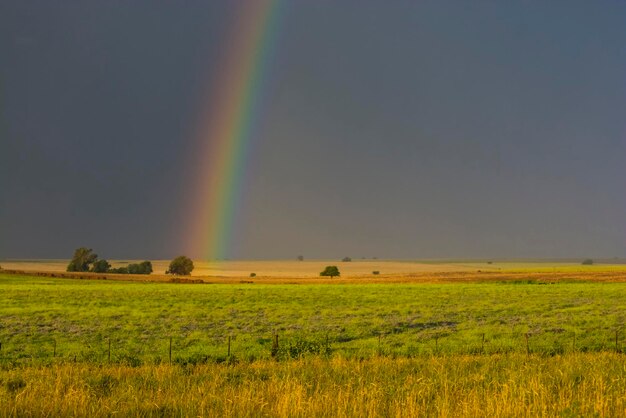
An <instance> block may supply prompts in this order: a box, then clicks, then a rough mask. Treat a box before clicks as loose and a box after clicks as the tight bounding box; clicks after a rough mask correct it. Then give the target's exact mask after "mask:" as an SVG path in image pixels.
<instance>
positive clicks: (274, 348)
mask: <svg viewBox="0 0 626 418" xmlns="http://www.w3.org/2000/svg"><path fill="white" fill-rule="evenodd" d="M271 354H272V357H276V355H278V334H274V341H272V353H271Z"/></svg>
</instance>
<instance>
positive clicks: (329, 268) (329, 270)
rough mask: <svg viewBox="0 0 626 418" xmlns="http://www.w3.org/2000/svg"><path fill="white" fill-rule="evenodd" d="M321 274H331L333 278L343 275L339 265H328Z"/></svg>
mask: <svg viewBox="0 0 626 418" xmlns="http://www.w3.org/2000/svg"><path fill="white" fill-rule="evenodd" d="M320 276H330V278H331V279H332V278H333V277H339V276H341V273H339V269H338V268H337V266H326V268H325V269H324V271H323V272H321V273H320Z"/></svg>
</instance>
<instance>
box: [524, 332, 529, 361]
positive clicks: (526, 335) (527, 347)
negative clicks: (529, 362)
mask: <svg viewBox="0 0 626 418" xmlns="http://www.w3.org/2000/svg"><path fill="white" fill-rule="evenodd" d="M524 337H526V355H527V356H528V355H530V346H529V344H528V333H526V334H524Z"/></svg>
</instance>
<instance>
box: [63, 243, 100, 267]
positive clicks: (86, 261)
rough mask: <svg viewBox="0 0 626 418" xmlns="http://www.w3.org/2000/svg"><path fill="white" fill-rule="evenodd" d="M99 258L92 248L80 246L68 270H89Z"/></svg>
mask: <svg viewBox="0 0 626 418" xmlns="http://www.w3.org/2000/svg"><path fill="white" fill-rule="evenodd" d="M97 259H98V255H97V254H94V253H93V250H92V249H91V248H85V247H80V248H77V249H76V250H75V251H74V257H72V261H70V263H69V264H68V265H67V271H89V266H90V265H91V264H93V263H94V262H95V261H96V260H97Z"/></svg>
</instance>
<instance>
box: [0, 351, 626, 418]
mask: <svg viewBox="0 0 626 418" xmlns="http://www.w3.org/2000/svg"><path fill="white" fill-rule="evenodd" d="M0 405H1V406H0V416H1V417H14V416H26V417H28V416H90V417H106V416H114V415H115V416H137V417H153V416H237V417H247V416H278V417H300V416H302V417H304V416H327V417H352V416H359V417H365V416H388V417H415V416H468V417H483V416H572V417H573V416H599V417H609V416H623V415H625V414H626V367H625V365H624V357H623V356H622V355H618V354H612V353H576V354H568V355H564V356H554V357H541V356H532V355H531V356H525V355H520V354H513V355H493V356H469V355H457V356H440V357H427V358H420V359H407V358H396V359H394V358H389V357H379V358H372V359H368V360H364V361H359V360H355V359H352V360H350V359H345V358H343V357H332V358H330V359H322V358H319V357H311V358H307V359H301V360H294V361H288V362H278V363H277V362H273V361H260V362H254V363H239V364H234V365H225V364H222V365H218V364H206V365H197V366H176V365H174V366H169V365H159V366H141V367H136V368H133V367H128V366H119V365H113V366H104V367H102V366H97V365H93V364H88V363H87V364H85V363H77V364H63V365H55V366H51V367H44V368H39V367H26V368H15V369H11V370H3V371H0Z"/></svg>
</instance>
